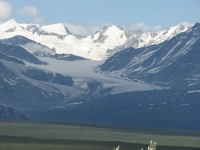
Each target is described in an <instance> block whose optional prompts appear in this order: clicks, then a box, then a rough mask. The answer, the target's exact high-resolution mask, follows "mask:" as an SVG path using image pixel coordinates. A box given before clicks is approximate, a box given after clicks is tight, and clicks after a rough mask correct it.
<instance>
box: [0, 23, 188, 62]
mask: <svg viewBox="0 0 200 150" xmlns="http://www.w3.org/2000/svg"><path fill="white" fill-rule="evenodd" d="M190 27H191V26H181V25H178V26H174V27H171V28H169V29H168V30H164V31H160V32H147V33H143V32H142V31H125V30H124V29H123V28H122V27H118V26H115V25H106V26H104V28H103V29H102V30H100V31H97V32H96V33H94V34H93V35H89V36H81V35H80V36H79V35H73V34H71V33H70V31H69V30H68V29H67V28H66V27H65V26H64V25H63V24H53V25H46V26H41V25H38V24H19V23H17V22H16V21H15V20H14V19H11V20H9V21H7V22H5V23H3V24H0V39H7V38H13V37H14V36H19V35H20V36H23V37H26V38H28V39H30V40H32V41H35V42H36V43H39V44H40V45H43V46H44V47H45V48H46V50H45V51H44V50H42V52H41V53H52V51H55V53H56V54H73V55H76V56H80V57H84V58H87V59H91V60H104V59H107V58H108V57H110V56H111V55H113V54H114V53H116V52H118V51H120V50H122V49H124V48H126V47H129V46H133V47H134V48H139V47H144V46H148V45H153V44H158V43H161V42H163V41H165V40H169V39H170V38H172V37H173V36H175V35H177V34H179V33H181V32H185V31H187V30H188V29H189V28H190ZM20 46H23V47H24V48H26V49H27V50H29V52H32V53H33V52H34V51H36V49H37V50H38V47H37V48H36V47H35V46H34V45H33V44H30V43H26V44H21V45H20ZM33 49H34V50H33ZM39 53H40V52H39Z"/></svg>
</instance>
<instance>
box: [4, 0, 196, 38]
mask: <svg viewBox="0 0 200 150" xmlns="http://www.w3.org/2000/svg"><path fill="white" fill-rule="evenodd" d="M12 18H13V19H15V20H16V22H18V23H36V24H41V25H48V24H56V23H63V24H64V25H65V26H66V27H67V28H68V29H69V30H70V31H71V32H72V33H74V34H84V35H89V34H92V33H94V32H95V31H97V30H100V29H101V28H102V27H103V26H104V25H106V24H112V25H117V26H121V27H123V28H124V29H125V30H130V31H132V30H142V31H158V30H164V29H167V28H169V27H171V26H175V25H178V24H184V25H190V24H191V25H192V24H194V23H196V22H200V0H0V23H3V22H5V21H7V20H9V19H12Z"/></svg>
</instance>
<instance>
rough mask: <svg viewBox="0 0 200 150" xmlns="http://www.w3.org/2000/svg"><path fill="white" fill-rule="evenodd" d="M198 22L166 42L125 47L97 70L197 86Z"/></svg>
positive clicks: (160, 82) (199, 74)
mask: <svg viewBox="0 0 200 150" xmlns="http://www.w3.org/2000/svg"><path fill="white" fill-rule="evenodd" d="M199 49H200V23H196V24H195V25H194V26H193V27H192V28H191V29H189V30H187V31H186V32H183V33H180V34H178V35H176V36H175V37H173V38H171V39H170V40H169V41H164V42H163V43H160V44H157V45H152V46H147V47H143V48H139V49H134V48H127V49H125V50H123V51H120V52H118V53H116V54H114V55H113V56H112V57H110V58H109V59H108V60H107V61H106V62H105V63H104V64H103V65H102V66H101V67H100V70H101V71H104V72H107V73H111V74H114V75H119V76H123V77H127V78H129V79H132V80H143V81H145V82H148V83H153V84H158V85H162V86H164V85H165V86H166V87H174V88H192V87H193V88H194V87H195V88H199V87H200V82H199V79H200V78H199V77H200V60H199V56H200V51H199Z"/></svg>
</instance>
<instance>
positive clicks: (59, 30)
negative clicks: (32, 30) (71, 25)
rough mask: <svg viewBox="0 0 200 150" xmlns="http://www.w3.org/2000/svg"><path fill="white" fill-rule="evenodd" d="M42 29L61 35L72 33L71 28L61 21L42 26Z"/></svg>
mask: <svg viewBox="0 0 200 150" xmlns="http://www.w3.org/2000/svg"><path fill="white" fill-rule="evenodd" d="M41 29H42V30H44V31H46V32H51V33H56V34H59V35H67V34H70V32H69V30H68V29H67V28H66V27H65V26H64V24H61V23H57V24H52V25H46V26H42V27H41Z"/></svg>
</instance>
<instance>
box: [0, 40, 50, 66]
mask: <svg viewBox="0 0 200 150" xmlns="http://www.w3.org/2000/svg"><path fill="white" fill-rule="evenodd" d="M0 52H1V53H2V54H4V55H7V56H9V57H14V58H15V59H16V58H18V59H21V60H24V61H27V62H30V63H34V64H40V65H41V64H46V63H45V62H42V61H41V60H39V59H38V58H36V57H35V56H33V55H32V54H30V53H29V52H28V51H27V50H25V49H24V48H22V47H20V46H14V45H7V44H0Z"/></svg>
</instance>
